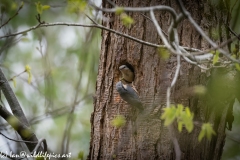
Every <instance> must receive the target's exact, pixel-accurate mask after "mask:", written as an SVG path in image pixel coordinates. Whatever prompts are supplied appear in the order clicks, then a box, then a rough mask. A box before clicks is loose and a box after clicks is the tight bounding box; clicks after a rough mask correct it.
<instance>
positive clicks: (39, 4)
mask: <svg viewBox="0 0 240 160" xmlns="http://www.w3.org/2000/svg"><path fill="white" fill-rule="evenodd" d="M35 5H36V8H37V12H38V13H39V14H42V4H41V3H40V2H37V3H35Z"/></svg>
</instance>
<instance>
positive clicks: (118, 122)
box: [111, 115, 126, 128]
mask: <svg viewBox="0 0 240 160" xmlns="http://www.w3.org/2000/svg"><path fill="white" fill-rule="evenodd" d="M111 124H112V125H113V126H114V127H117V128H120V127H123V126H124V125H125V124H126V120H125V117H124V116H122V115H117V116H116V117H115V118H114V119H113V120H112V121H111Z"/></svg>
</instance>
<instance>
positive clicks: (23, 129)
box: [0, 105, 43, 151]
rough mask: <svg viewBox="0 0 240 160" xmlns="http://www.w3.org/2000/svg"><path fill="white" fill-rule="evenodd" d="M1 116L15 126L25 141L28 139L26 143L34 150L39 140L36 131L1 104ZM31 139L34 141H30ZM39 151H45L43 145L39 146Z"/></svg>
mask: <svg viewBox="0 0 240 160" xmlns="http://www.w3.org/2000/svg"><path fill="white" fill-rule="evenodd" d="M0 116H1V117H2V118H3V119H5V120H6V121H7V122H8V124H10V125H11V126H12V128H14V130H16V131H17V133H18V134H19V135H20V136H21V138H22V139H23V140H24V141H28V142H27V143H26V142H25V144H26V145H27V147H28V149H29V151H33V150H34V148H35V146H36V142H38V139H37V137H36V135H35V134H34V132H33V131H32V130H31V129H30V128H29V127H28V126H26V125H25V124H23V123H22V122H21V121H19V120H18V118H16V117H15V116H13V115H12V114H11V113H10V112H9V111H8V110H7V109H6V108H4V107H2V106H1V105H0ZM29 141H31V142H33V143H29ZM39 151H43V149H42V147H41V148H39Z"/></svg>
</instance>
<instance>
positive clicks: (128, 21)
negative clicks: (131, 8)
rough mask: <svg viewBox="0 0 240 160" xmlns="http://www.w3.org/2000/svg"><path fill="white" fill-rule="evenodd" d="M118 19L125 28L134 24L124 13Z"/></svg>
mask: <svg viewBox="0 0 240 160" xmlns="http://www.w3.org/2000/svg"><path fill="white" fill-rule="evenodd" d="M120 17H121V20H122V22H123V25H125V26H126V27H131V25H132V24H133V23H134V20H133V19H132V18H131V17H130V16H128V15H127V14H125V13H123V14H121V16H120Z"/></svg>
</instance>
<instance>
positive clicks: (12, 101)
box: [0, 68, 29, 127]
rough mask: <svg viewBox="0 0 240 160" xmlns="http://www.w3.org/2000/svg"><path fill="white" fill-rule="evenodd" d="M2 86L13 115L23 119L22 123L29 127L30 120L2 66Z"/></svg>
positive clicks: (0, 70)
mask: <svg viewBox="0 0 240 160" xmlns="http://www.w3.org/2000/svg"><path fill="white" fill-rule="evenodd" d="M0 88H1V90H2V92H3V94H4V96H5V97H6V99H7V101H8V104H9V106H10V108H11V110H12V113H13V115H14V116H16V117H17V118H18V119H19V120H20V121H21V123H23V124H24V125H26V126H27V127H29V123H28V120H27V118H26V116H25V114H24V112H23V110H22V107H21V106H20V104H19V102H18V100H17V97H16V95H15V94H14V92H13V91H12V88H11V87H10V85H9V83H8V80H7V79H6V77H5V76H4V74H3V72H2V69H1V68H0Z"/></svg>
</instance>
